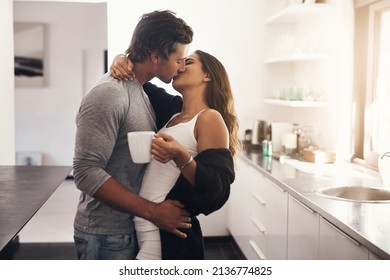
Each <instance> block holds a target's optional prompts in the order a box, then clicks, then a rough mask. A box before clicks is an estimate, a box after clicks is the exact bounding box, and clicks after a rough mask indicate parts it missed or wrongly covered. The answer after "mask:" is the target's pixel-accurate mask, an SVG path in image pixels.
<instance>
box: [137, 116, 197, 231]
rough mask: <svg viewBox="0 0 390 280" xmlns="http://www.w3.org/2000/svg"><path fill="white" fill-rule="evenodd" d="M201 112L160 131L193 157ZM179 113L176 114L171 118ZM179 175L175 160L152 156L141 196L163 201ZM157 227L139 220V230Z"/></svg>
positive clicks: (195, 151) (195, 150)
mask: <svg viewBox="0 0 390 280" xmlns="http://www.w3.org/2000/svg"><path fill="white" fill-rule="evenodd" d="M201 112H203V111H201ZM201 112H199V113H198V114H197V115H196V116H195V117H193V118H192V119H191V120H190V121H189V122H186V123H179V124H177V125H174V126H171V127H167V125H165V126H164V127H163V128H161V129H160V131H159V132H163V133H166V134H169V135H171V136H172V137H174V138H175V139H176V140H177V141H178V142H179V143H180V144H181V145H182V146H183V147H184V148H185V149H186V150H187V151H188V152H189V153H190V154H191V155H192V156H193V157H195V156H196V155H197V154H198V150H197V146H198V143H197V141H196V139H195V135H194V131H195V124H196V121H197V119H198V116H199V114H200V113H201ZM177 115H178V114H175V115H174V116H173V117H172V118H171V120H172V119H173V118H174V117H175V116H177ZM168 123H169V122H168ZM168 123H167V124H168ZM179 175H180V170H179V169H178V168H177V167H176V164H175V163H174V162H173V160H170V161H169V162H167V163H161V162H159V161H157V160H155V159H153V158H152V160H151V161H150V163H149V165H148V167H147V169H146V171H145V175H144V178H143V181H142V186H141V190H140V196H142V197H144V198H146V199H147V200H150V201H153V202H161V201H163V200H164V199H165V197H166V196H167V194H168V192H169V191H170V190H171V189H172V187H173V186H174V185H175V183H176V181H177V179H178V177H179ZM137 220H138V219H137V218H136V222H137ZM155 227H156V226H155V225H154V224H152V223H150V222H146V223H139V221H138V224H137V230H151V229H153V228H155Z"/></svg>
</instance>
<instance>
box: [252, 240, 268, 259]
mask: <svg viewBox="0 0 390 280" xmlns="http://www.w3.org/2000/svg"><path fill="white" fill-rule="evenodd" d="M249 245H251V247H252V249H253V250H254V251H255V253H256V255H257V256H258V257H259V258H260V260H265V255H264V254H263V252H262V251H261V250H260V248H259V247H258V246H257V244H256V242H255V241H253V240H249Z"/></svg>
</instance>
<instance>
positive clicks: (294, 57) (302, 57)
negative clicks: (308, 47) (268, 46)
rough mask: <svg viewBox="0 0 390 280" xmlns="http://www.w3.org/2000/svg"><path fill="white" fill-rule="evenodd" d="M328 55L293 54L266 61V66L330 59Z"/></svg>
mask: <svg viewBox="0 0 390 280" xmlns="http://www.w3.org/2000/svg"><path fill="white" fill-rule="evenodd" d="M329 58H330V55H329V54H328V53H291V54H285V55H278V56H275V57H271V58H269V59H267V60H266V61H265V63H266V64H272V63H283V62H299V61H310V60H313V61H314V60H325V59H329Z"/></svg>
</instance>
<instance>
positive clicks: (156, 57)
mask: <svg viewBox="0 0 390 280" xmlns="http://www.w3.org/2000/svg"><path fill="white" fill-rule="evenodd" d="M150 60H151V61H152V62H153V63H158V62H159V61H160V55H159V53H158V51H151V52H150Z"/></svg>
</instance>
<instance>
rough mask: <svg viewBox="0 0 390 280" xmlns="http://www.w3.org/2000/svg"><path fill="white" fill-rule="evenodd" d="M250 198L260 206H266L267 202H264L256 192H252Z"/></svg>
mask: <svg viewBox="0 0 390 280" xmlns="http://www.w3.org/2000/svg"><path fill="white" fill-rule="evenodd" d="M252 196H253V197H254V198H255V199H256V200H257V201H258V202H260V204H261V205H264V206H265V205H266V204H267V202H265V200H264V199H263V198H262V197H261V196H260V195H259V194H258V193H256V192H254V191H253V192H252Z"/></svg>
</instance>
